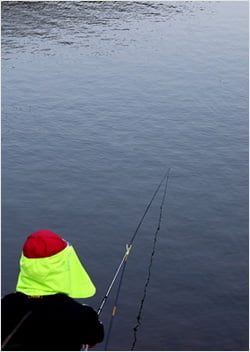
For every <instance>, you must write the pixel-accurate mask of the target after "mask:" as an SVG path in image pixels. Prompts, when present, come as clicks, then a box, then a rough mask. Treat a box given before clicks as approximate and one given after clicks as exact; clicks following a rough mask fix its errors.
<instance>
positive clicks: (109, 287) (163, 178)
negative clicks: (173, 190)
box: [97, 168, 170, 315]
mask: <svg viewBox="0 0 250 352" xmlns="http://www.w3.org/2000/svg"><path fill="white" fill-rule="evenodd" d="M169 174H170V168H168V170H167V172H166V173H165V174H164V176H163V177H162V179H161V181H160V183H159V184H158V186H157V188H156V190H155V192H154V193H153V196H152V198H151V200H150V201H149V203H148V205H147V207H146V209H145V211H144V213H143V215H142V217H141V219H140V221H139V223H138V225H137V228H136V230H135V232H134V233H133V235H132V237H131V239H130V242H129V244H126V251H125V253H124V255H123V258H122V260H121V262H120V264H119V265H118V267H117V269H116V271H115V274H114V276H113V279H112V280H111V282H110V284H109V286H108V289H107V292H106V294H105V296H104V297H103V299H102V301H101V304H100V306H99V308H98V310H97V314H98V315H100V314H101V312H102V310H103V307H104V305H105V303H106V302H107V299H108V296H109V294H110V292H111V290H112V288H113V286H114V283H115V281H116V279H117V277H118V275H119V273H120V271H121V269H122V267H123V264H124V263H126V262H127V260H128V256H129V254H130V252H131V249H132V246H133V243H134V241H135V238H136V236H137V233H138V231H139V229H140V227H141V225H142V223H143V220H144V218H145V216H146V215H147V213H148V211H149V209H150V207H151V205H152V203H153V201H154V199H155V197H156V195H157V194H158V192H159V190H160V188H161V185H162V184H163V182H164V181H165V180H166V179H167V180H168V178H169Z"/></svg>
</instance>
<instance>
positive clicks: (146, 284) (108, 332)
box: [104, 169, 170, 351]
mask: <svg viewBox="0 0 250 352" xmlns="http://www.w3.org/2000/svg"><path fill="white" fill-rule="evenodd" d="M169 173H170V169H169V170H168V173H167V174H166V177H165V178H163V181H165V180H166V182H165V186H164V192H163V196H162V201H161V205H160V213H159V218H158V224H157V228H156V231H155V233H154V241H153V248H152V252H151V256H150V262H149V267H148V275H147V280H146V283H145V285H144V291H143V297H142V299H141V304H140V308H139V312H138V315H137V325H136V326H135V327H134V329H133V330H134V341H133V344H132V348H131V350H134V347H135V344H136V340H137V331H138V329H139V326H140V325H141V315H142V311H143V306H144V302H145V299H146V294H147V288H148V285H149V282H150V277H151V268H152V265H153V257H154V254H155V248H156V242H157V237H158V233H159V231H160V227H161V220H162V213H163V205H164V203H165V199H166V194H167V186H168V179H169ZM162 183H163V182H162ZM160 185H161V184H160ZM159 189H160V188H159ZM159 189H158V191H159ZM158 191H157V193H158ZM153 199H154V198H153ZM126 264H127V258H126V259H125V261H124V263H123V266H122V272H121V275H120V280H119V284H118V288H117V291H116V296H115V300H114V305H113V310H112V314H111V318H110V321H109V326H108V330H107V335H106V340H105V345H104V351H107V350H108V343H109V339H110V334H111V330H112V326H113V320H114V317H115V314H116V310H117V306H118V300H119V296H120V291H121V286H122V282H123V276H124V272H125V268H126Z"/></svg>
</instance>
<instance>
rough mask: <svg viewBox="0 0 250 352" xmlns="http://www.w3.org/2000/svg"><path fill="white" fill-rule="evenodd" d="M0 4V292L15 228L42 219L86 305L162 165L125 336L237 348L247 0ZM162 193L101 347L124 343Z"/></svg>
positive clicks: (24, 230) (11, 265) (241, 330)
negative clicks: (59, 241) (72, 252)
mask: <svg viewBox="0 0 250 352" xmlns="http://www.w3.org/2000/svg"><path fill="white" fill-rule="evenodd" d="M1 6H2V295H4V294H6V293H8V292H11V291H14V290H15V284H16V278H17V274H18V260H19V255H20V251H21V248H22V244H23V242H24V240H25V238H26V236H27V235H28V234H29V233H31V232H33V231H36V230H39V229H42V228H49V229H50V230H52V231H55V232H57V233H58V234H59V235H61V236H62V237H64V238H65V239H67V240H69V241H70V242H71V243H72V244H73V245H74V247H75V248H76V250H77V252H78V254H79V256H80V258H81V259H82V261H83V263H84V264H85V266H86V268H87V270H88V272H89V273H90V275H91V277H92V278H93V281H94V282H95V284H96V287H97V293H96V295H95V296H94V297H93V298H90V299H87V300H85V303H87V304H90V305H92V306H93V307H95V308H97V307H98V306H99V304H100V301H101V300H102V298H103V296H104V294H105V292H106V289H107V286H108V284H109V282H110V280H111V279H112V276H113V274H114V272H115V270H116V268H117V265H118V264H119V262H120V260H121V259H122V256H123V254H124V251H125V245H126V243H128V242H129V240H130V238H131V236H132V234H133V232H134V231H135V228H136V226H137V224H138V222H139V220H140V218H141V216H142V214H143V212H144V210H145V207H146V206H147V204H148V202H149V200H150V199H151V196H152V194H153V192H154V191H155V189H156V187H157V185H158V183H159V182H160V179H161V177H162V175H163V174H164V172H165V171H166V169H168V168H171V174H170V179H169V184H168V191H167V199H166V203H165V208H164V212H163V217H162V224H161V230H160V232H159V235H158V241H157V246H156V251H155V255H154V261H153V267H152V270H151V280H150V284H149V286H148V290H147V296H146V300H145V304H144V310H143V313H142V318H141V325H140V328H139V329H138V335H137V344H136V350H149V351H153V350H158V351H161V350H165V351H190V350H191V351H196V350H200V351H205V350H209V351H213V350H217V351H218V350H219V351H220V350H222V351H225V350H228V351H232V350H233V351H242V350H248V292H249V291H248V2H246V1H245V2H238V1H235V2H213V1H212V2H206V1H205V2H190V1H187V2H168V1H166V2H119V1H118V2H113V1H111V2H43V1H42V2H15V1H9V2H2V5H1ZM161 196H162V192H160V193H159V195H158V196H157V198H156V199H155V201H154V203H153V204H152V207H151V208H150V211H149V212H148V214H147V216H146V218H145V221H144V222H143V226H142V227H141V229H140V231H139V233H138V235H137V238H136V241H135V243H134V247H133V250H132V252H131V255H130V257H129V261H128V263H127V268H126V272H125V276H124V281H123V286H122V291H121V295H120V300H119V306H118V312H117V316H116V318H115V320H114V324H113V329H112V333H111V337H110V341H109V347H108V348H109V350H130V349H131V345H132V342H133V328H134V326H135V325H136V317H137V313H138V309H139V305H140V301H141V298H142V295H143V288H144V284H145V281H146V278H147V270H148V265H149V260H150V255H151V251H152V245H153V235H154V232H155V230H156V227H157V220H158V216H159V206H160V202H161ZM114 294H115V289H114V291H112V293H111V295H110V297H109V300H108V302H107V304H106V305H105V307H104V309H103V312H102V315H101V319H102V321H103V323H104V324H105V327H107V326H108V322H109V317H110V313H111V307H112V304H113V299H114ZM103 348H104V345H103V344H100V345H97V346H96V348H95V350H102V349H103Z"/></svg>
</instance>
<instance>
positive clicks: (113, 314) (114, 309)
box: [112, 306, 117, 317]
mask: <svg viewBox="0 0 250 352" xmlns="http://www.w3.org/2000/svg"><path fill="white" fill-rule="evenodd" d="M116 309H117V307H116V306H114V307H113V310H112V317H113V316H115V314H116Z"/></svg>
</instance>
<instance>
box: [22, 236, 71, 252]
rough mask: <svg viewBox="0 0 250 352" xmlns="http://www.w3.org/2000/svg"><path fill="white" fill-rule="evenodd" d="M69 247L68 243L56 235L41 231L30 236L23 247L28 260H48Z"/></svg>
mask: <svg viewBox="0 0 250 352" xmlns="http://www.w3.org/2000/svg"><path fill="white" fill-rule="evenodd" d="M65 247H67V242H66V241H64V240H63V239H62V238H61V237H59V236H58V235H57V234H56V233H54V232H52V231H49V230H40V231H37V232H34V233H32V234H31V235H29V236H28V238H27V240H26V241H25V243H24V246H23V254H24V255H25V257H27V258H46V257H51V256H52V255H55V254H57V253H58V252H60V251H62V250H63V249H64V248H65Z"/></svg>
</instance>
